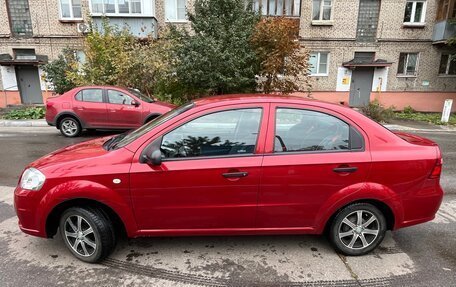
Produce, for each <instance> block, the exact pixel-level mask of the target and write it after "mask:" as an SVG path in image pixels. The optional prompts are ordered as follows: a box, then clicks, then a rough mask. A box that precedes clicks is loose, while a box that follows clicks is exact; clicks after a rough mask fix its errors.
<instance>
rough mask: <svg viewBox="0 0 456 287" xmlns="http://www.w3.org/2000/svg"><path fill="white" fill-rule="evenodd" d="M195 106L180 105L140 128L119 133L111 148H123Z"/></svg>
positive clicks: (189, 104)
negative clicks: (126, 132)
mask: <svg viewBox="0 0 456 287" xmlns="http://www.w3.org/2000/svg"><path fill="white" fill-rule="evenodd" d="M193 106H194V104H193V103H188V104H185V105H183V106H180V107H178V108H176V109H174V110H171V111H169V112H167V113H166V114H163V115H162V116H159V117H158V118H155V119H153V120H152V121H150V122H148V123H147V124H145V125H143V126H142V127H140V128H138V129H136V130H134V131H132V132H130V133H128V134H121V135H119V136H118V137H119V138H116V139H115V144H112V142H111V143H110V145H109V149H117V148H121V147H124V146H126V145H128V144H130V143H132V142H133V141H135V140H136V139H137V138H140V137H141V136H143V135H144V134H146V133H148V132H149V131H151V130H152V129H153V128H155V127H157V126H159V125H161V124H163V123H164V122H167V121H169V120H170V119H172V118H174V117H176V116H178V115H180V114H182V113H183V112H185V111H188V110H190V109H191V108H193ZM114 138H115V137H114ZM113 141H114V140H113Z"/></svg>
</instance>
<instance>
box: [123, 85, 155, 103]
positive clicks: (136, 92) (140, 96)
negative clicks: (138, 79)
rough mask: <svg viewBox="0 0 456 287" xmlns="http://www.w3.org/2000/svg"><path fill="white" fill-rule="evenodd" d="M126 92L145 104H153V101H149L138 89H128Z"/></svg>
mask: <svg viewBox="0 0 456 287" xmlns="http://www.w3.org/2000/svg"><path fill="white" fill-rule="evenodd" d="M127 90H128V91H129V92H130V93H132V94H133V95H135V96H137V97H138V98H139V99H140V100H142V101H145V102H146V103H153V102H154V100H153V99H151V98H149V97H148V96H146V95H144V94H143V93H141V92H140V91H139V90H138V89H132V88H128V89H127Z"/></svg>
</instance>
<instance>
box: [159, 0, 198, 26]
mask: <svg viewBox="0 0 456 287" xmlns="http://www.w3.org/2000/svg"><path fill="white" fill-rule="evenodd" d="M165 1H166V0H155V17H156V18H157V21H158V28H159V32H160V31H163V29H164V28H166V26H167V25H177V26H181V27H184V28H186V29H189V28H190V22H167V21H166V19H165ZM194 3H195V1H194V0H187V4H186V7H187V11H190V12H192V11H194V9H193V5H194Z"/></svg>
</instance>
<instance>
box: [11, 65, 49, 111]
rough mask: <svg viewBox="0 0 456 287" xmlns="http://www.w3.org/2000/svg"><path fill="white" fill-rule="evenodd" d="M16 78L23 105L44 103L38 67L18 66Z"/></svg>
mask: <svg viewBox="0 0 456 287" xmlns="http://www.w3.org/2000/svg"><path fill="white" fill-rule="evenodd" d="M16 78H17V86H18V88H19V93H20V95H21V101H22V103H23V104H42V103H43V96H42V95H41V85H40V76H39V73H38V67H36V66H16Z"/></svg>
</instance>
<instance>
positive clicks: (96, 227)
mask: <svg viewBox="0 0 456 287" xmlns="http://www.w3.org/2000/svg"><path fill="white" fill-rule="evenodd" d="M59 229H60V234H61V236H62V239H63V242H64V243H65V245H66V246H67V248H68V249H69V250H70V252H71V253H72V254H73V255H74V256H75V257H76V258H78V259H79V260H81V261H84V262H88V263H96V262H99V261H101V260H102V259H104V258H105V257H106V256H108V255H109V254H110V253H111V252H112V250H113V249H114V246H115V237H114V234H115V233H114V229H113V225H112V223H111V221H110V220H109V218H107V217H106V215H105V214H104V213H103V212H101V211H99V210H97V209H92V208H82V207H72V208H69V209H67V210H66V211H65V212H63V214H62V216H61V217H60V224H59Z"/></svg>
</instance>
